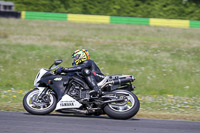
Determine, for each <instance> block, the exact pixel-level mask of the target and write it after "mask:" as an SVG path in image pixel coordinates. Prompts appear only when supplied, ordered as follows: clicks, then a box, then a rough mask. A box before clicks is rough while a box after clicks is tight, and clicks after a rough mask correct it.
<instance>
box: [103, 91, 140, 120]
mask: <svg viewBox="0 0 200 133" xmlns="http://www.w3.org/2000/svg"><path fill="white" fill-rule="evenodd" d="M114 92H115V93H117V94H126V95H129V96H126V97H127V99H129V101H131V102H132V105H131V106H129V105H128V102H127V104H126V105H119V106H118V105H117V104H115V105H113V104H112V103H111V104H108V105H106V106H105V107H104V111H105V113H106V114H107V115H108V116H109V117H111V118H114V119H123V120H125V119H130V118H131V117H133V116H135V115H136V114H137V112H138V111H139V108H140V102H139V100H138V98H137V96H136V95H135V94H133V93H132V92H130V91H127V90H117V91H114ZM117 108H119V109H117ZM120 108H124V110H122V109H120Z"/></svg>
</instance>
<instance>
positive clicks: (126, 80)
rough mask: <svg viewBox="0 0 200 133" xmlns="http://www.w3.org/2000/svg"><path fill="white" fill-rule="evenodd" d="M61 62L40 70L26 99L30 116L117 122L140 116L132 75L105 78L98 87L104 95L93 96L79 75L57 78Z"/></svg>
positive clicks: (65, 74)
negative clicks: (65, 115) (77, 115)
mask: <svg viewBox="0 0 200 133" xmlns="http://www.w3.org/2000/svg"><path fill="white" fill-rule="evenodd" d="M61 63H62V60H56V61H55V62H54V63H53V64H52V65H51V66H50V68H49V69H44V68H42V69H40V71H39V73H38V74H37V76H36V78H35V81H34V86H35V87H36V88H35V89H33V90H31V91H30V92H28V93H27V94H26V95H25V96H24V99H23V106H24V108H25V110H26V111H28V112H29V113H31V114H36V115H45V114H49V113H51V112H52V111H54V110H56V111H58V112H61V113H81V114H86V115H96V116H98V115H101V114H107V115H108V116H110V117H111V118H114V119H129V118H131V117H133V116H134V115H136V114H137V112H138V111H139V108H140V103H139V100H138V98H137V96H136V95H135V94H133V93H132V92H131V91H133V90H134V88H135V87H134V86H133V85H132V84H131V82H133V81H134V80H135V78H134V77H133V76H131V75H110V76H103V77H101V78H102V81H101V82H99V83H98V86H99V87H100V88H101V90H102V95H100V96H98V97H97V96H95V97H94V96H93V95H92V94H91V90H92V88H89V87H88V85H87V84H86V82H85V80H84V78H83V76H82V74H81V73H80V72H69V73H61V74H56V71H53V70H54V69H55V68H56V67H58V65H59V64H61Z"/></svg>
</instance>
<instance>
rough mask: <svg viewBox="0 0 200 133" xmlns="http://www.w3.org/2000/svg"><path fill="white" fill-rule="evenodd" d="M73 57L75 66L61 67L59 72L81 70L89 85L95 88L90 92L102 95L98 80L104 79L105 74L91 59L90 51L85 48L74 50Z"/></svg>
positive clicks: (94, 94)
mask: <svg viewBox="0 0 200 133" xmlns="http://www.w3.org/2000/svg"><path fill="white" fill-rule="evenodd" d="M72 58H73V62H72V65H73V67H69V68H64V67H60V68H58V69H57V73H62V72H76V71H79V72H81V73H82V75H83V76H84V78H85V80H86V82H87V84H88V85H89V87H90V88H92V89H93V90H92V91H91V93H90V94H91V95H93V96H98V95H101V90H100V88H99V87H98V85H97V82H100V81H101V80H102V78H103V74H102V72H101V71H100V69H99V67H98V66H97V65H96V63H95V62H94V61H93V60H90V59H89V52H88V51H87V50H85V49H78V50H76V51H74V52H73V54H72Z"/></svg>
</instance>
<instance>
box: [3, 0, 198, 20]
mask: <svg viewBox="0 0 200 133" xmlns="http://www.w3.org/2000/svg"><path fill="white" fill-rule="evenodd" d="M5 1H12V2H14V3H15V10H17V11H39V12H57V13H72V14H92V15H108V16H128V17H147V18H166V19H186V20H200V0H5Z"/></svg>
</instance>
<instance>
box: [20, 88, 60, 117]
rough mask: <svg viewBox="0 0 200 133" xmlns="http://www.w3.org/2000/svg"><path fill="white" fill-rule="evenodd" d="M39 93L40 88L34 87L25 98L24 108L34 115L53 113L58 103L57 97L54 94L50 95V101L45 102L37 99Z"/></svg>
mask: <svg viewBox="0 0 200 133" xmlns="http://www.w3.org/2000/svg"><path fill="white" fill-rule="evenodd" d="M38 94H39V90H38V89H34V90H31V91H29V92H28V93H27V94H26V95H25V96H24V99H23V106H24V109H25V110H26V111H27V112H29V113H31V114H34V115H46V114H49V113H51V112H52V111H53V110H54V109H55V108H56V104H57V99H56V97H55V96H54V95H53V94H48V95H49V100H50V101H49V102H48V103H47V102H43V101H41V100H37V97H38Z"/></svg>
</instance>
